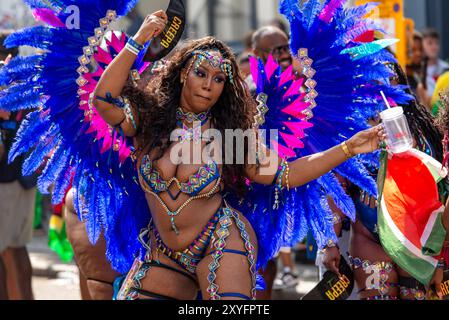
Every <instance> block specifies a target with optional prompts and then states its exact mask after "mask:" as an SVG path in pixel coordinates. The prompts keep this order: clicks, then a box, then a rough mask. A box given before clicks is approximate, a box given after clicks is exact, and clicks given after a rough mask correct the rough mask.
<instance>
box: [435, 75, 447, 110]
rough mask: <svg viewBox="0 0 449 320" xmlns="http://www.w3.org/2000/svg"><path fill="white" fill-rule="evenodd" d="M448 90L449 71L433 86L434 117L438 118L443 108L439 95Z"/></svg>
mask: <svg viewBox="0 0 449 320" xmlns="http://www.w3.org/2000/svg"><path fill="white" fill-rule="evenodd" d="M447 90H449V71H447V72H445V73H443V74H442V75H441V76H440V77H439V78H438V81H437V84H436V86H435V92H434V93H433V97H432V114H433V115H434V116H435V117H438V116H439V113H440V111H441V109H442V108H443V104H442V103H443V101H442V99H441V98H440V94H441V93H442V92H444V91H447Z"/></svg>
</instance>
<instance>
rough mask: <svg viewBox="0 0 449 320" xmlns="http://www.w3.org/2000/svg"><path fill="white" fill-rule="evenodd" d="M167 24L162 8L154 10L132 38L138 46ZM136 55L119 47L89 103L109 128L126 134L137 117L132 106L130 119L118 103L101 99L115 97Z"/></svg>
mask: <svg viewBox="0 0 449 320" xmlns="http://www.w3.org/2000/svg"><path fill="white" fill-rule="evenodd" d="M166 23H167V15H166V13H165V12H164V11H157V12H155V13H153V14H151V15H148V16H147V17H146V18H145V20H144V22H143V24H142V26H141V27H140V29H139V31H138V32H137V33H136V35H135V36H134V37H133V40H134V41H135V42H136V43H137V44H138V45H140V46H143V45H144V44H145V43H147V42H148V41H150V40H151V39H152V38H154V37H155V36H157V35H158V34H159V33H161V32H162V31H163V30H164V27H165V25H166ZM136 58H137V55H136V54H135V53H133V52H131V51H130V50H128V49H124V50H122V51H121V52H120V53H119V54H118V55H117V56H116V57H115V59H114V60H113V61H112V62H111V63H110V64H109V66H108V67H107V68H106V70H105V72H104V73H103V75H102V77H101V79H100V81H99V82H98V85H97V87H96V88H95V92H94V99H93V104H94V106H95V108H96V109H97V111H98V112H99V114H100V115H101V116H102V117H103V119H104V120H105V121H106V122H107V123H108V124H109V125H111V126H113V127H118V126H119V127H121V128H122V130H123V132H124V134H125V135H126V136H134V135H135V134H136V128H137V125H138V117H137V115H136V110H135V108H133V107H132V108H131V112H132V114H133V118H134V123H133V121H132V119H130V118H129V117H127V116H126V113H125V112H124V110H122V109H121V108H120V107H119V106H117V105H115V104H112V103H108V102H106V101H104V99H106V100H107V98H108V96H109V95H110V97H112V98H114V99H116V98H118V97H119V96H120V95H121V93H122V91H123V88H124V87H125V84H126V82H127V80H128V77H129V71H130V70H131V67H132V65H133V64H134V61H135V60H136Z"/></svg>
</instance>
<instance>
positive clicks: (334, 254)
mask: <svg viewBox="0 0 449 320" xmlns="http://www.w3.org/2000/svg"><path fill="white" fill-rule="evenodd" d="M340 259H341V253H340V250H339V249H338V248H337V247H331V248H326V249H325V250H324V257H323V264H324V266H325V267H326V269H327V270H329V271H331V272H333V273H335V274H336V275H338V277H341V274H340V270H339V267H340Z"/></svg>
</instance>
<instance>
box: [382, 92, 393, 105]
mask: <svg viewBox="0 0 449 320" xmlns="http://www.w3.org/2000/svg"><path fill="white" fill-rule="evenodd" d="M380 94H381V95H382V98H383V99H384V102H385V105H386V106H387V108H388V109H391V106H390V103H389V102H388V99H387V97H386V96H385V93H384V92H383V91H380Z"/></svg>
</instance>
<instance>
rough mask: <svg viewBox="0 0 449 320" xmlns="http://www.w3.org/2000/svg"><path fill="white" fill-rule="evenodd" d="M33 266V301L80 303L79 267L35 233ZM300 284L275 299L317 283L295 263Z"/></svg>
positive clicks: (313, 271) (314, 274)
mask: <svg viewBox="0 0 449 320" xmlns="http://www.w3.org/2000/svg"><path fill="white" fill-rule="evenodd" d="M28 251H29V253H30V258H31V263H32V266H33V291H34V296H35V299H36V300H80V299H81V296H80V290H79V284H78V281H79V280H78V268H77V267H76V264H75V263H74V262H71V263H63V262H61V261H60V260H59V258H58V256H57V255H56V254H55V253H54V252H52V251H51V250H50V249H49V248H48V246H47V237H46V235H44V234H43V233H39V232H36V234H35V236H34V239H33V241H32V243H31V244H29V245H28ZM297 268H298V271H299V273H300V282H299V284H298V286H297V287H296V288H291V289H288V290H282V291H275V292H274V296H273V299H275V300H298V299H300V298H301V297H302V296H303V295H304V294H306V293H307V292H309V291H310V290H311V289H312V288H313V287H314V286H315V285H316V284H317V282H318V271H317V268H316V267H315V266H313V265H310V264H302V263H298V264H297Z"/></svg>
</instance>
